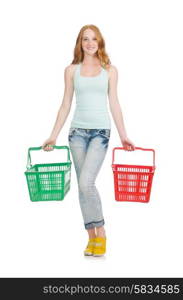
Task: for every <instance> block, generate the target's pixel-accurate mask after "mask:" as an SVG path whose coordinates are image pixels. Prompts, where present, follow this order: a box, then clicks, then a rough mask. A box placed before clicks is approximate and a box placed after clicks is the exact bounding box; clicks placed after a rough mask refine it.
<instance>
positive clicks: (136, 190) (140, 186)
mask: <svg viewBox="0 0 183 300" xmlns="http://www.w3.org/2000/svg"><path fill="white" fill-rule="evenodd" d="M117 149H118V150H124V149H125V148H124V147H115V148H114V149H113V152H112V170H113V175H114V190H115V200H116V201H132V202H149V199H150V193H151V186H152V180H153V175H154V171H155V168H156V167H155V151H154V150H153V149H144V148H140V147H135V150H136V149H139V150H145V151H152V152H153V166H141V165H125V164H123V165H121V164H114V153H115V150H117Z"/></svg>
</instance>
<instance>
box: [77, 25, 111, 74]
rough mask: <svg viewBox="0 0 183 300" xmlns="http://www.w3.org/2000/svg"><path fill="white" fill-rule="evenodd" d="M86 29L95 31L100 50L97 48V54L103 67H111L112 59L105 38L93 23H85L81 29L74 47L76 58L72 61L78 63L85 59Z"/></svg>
mask: <svg viewBox="0 0 183 300" xmlns="http://www.w3.org/2000/svg"><path fill="white" fill-rule="evenodd" d="M86 29H92V30H93V31H94V32H95V35H96V39H97V42H98V50H97V53H96V55H97V57H98V59H99V61H100V64H101V66H102V67H103V68H105V69H107V68H108V67H109V65H110V64H111V61H110V59H109V57H108V55H107V53H106V50H105V41H104V38H103V36H102V34H101V32H100V30H99V28H98V27H97V26H95V25H92V24H91V25H85V26H83V27H82V28H81V29H80V32H79V34H78V36H77V39H76V45H75V48H74V59H73V61H72V64H78V63H80V62H82V61H83V58H84V52H83V49H82V38H83V33H84V31H85V30H86Z"/></svg>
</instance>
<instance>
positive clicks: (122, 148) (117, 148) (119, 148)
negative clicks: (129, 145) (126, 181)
mask: <svg viewBox="0 0 183 300" xmlns="http://www.w3.org/2000/svg"><path fill="white" fill-rule="evenodd" d="M136 149H139V150H144V151H152V152H153V168H154V169H155V168H156V166H155V150H154V149H147V148H141V147H135V150H136ZM115 150H125V148H124V147H115V148H113V151H112V164H114V153H115ZM131 152H133V151H131Z"/></svg>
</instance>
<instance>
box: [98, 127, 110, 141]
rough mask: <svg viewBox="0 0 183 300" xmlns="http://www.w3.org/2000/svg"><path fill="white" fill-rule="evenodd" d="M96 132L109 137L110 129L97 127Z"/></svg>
mask: <svg viewBox="0 0 183 300" xmlns="http://www.w3.org/2000/svg"><path fill="white" fill-rule="evenodd" d="M98 133H99V134H101V135H102V136H105V137H106V138H108V139H109V138H110V134H111V131H110V129H99V131H98Z"/></svg>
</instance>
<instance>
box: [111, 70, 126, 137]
mask: <svg viewBox="0 0 183 300" xmlns="http://www.w3.org/2000/svg"><path fill="white" fill-rule="evenodd" d="M117 84H118V71H117V69H116V67H114V66H111V67H110V71H109V91H108V96H109V105H110V111H111V114H112V117H113V120H114V122H115V125H116V128H117V130H118V133H119V136H120V138H121V139H124V138H126V137H127V133H126V129H125V125H124V120H123V116H122V112H121V107H120V104H119V100H118V95H117Z"/></svg>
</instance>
